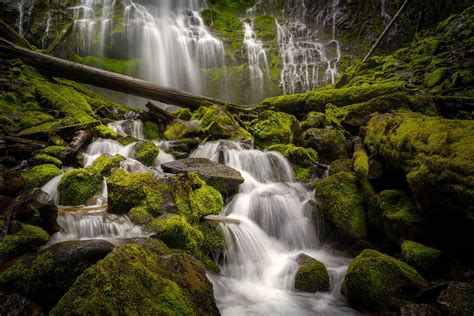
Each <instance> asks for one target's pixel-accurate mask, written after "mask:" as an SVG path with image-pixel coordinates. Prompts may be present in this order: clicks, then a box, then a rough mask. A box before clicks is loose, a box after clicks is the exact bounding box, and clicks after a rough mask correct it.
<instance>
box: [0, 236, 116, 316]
mask: <svg viewBox="0 0 474 316" xmlns="http://www.w3.org/2000/svg"><path fill="white" fill-rule="evenodd" d="M113 248H114V245H113V244H111V243H110V242H108V241H105V240H88V241H67V242H63V243H60V244H55V245H52V246H51V247H49V248H46V249H44V250H41V251H40V252H38V253H35V254H33V255H30V256H27V257H24V258H22V259H20V260H19V261H17V262H16V263H15V264H14V265H13V266H11V267H9V268H8V269H7V270H5V271H3V272H2V274H1V275H0V287H1V288H2V290H4V291H6V292H9V293H16V294H20V295H22V296H24V297H26V298H28V299H30V300H32V301H33V302H36V303H37V304H38V305H40V306H42V307H43V308H44V309H45V310H49V309H51V308H52V307H53V306H54V304H56V302H57V301H58V300H59V299H60V298H61V297H62V296H63V295H64V293H66V291H67V290H68V289H69V287H70V286H71V285H72V284H73V283H74V281H75V280H76V278H77V277H78V276H79V275H81V273H82V272H83V271H84V270H86V269H87V268H88V267H90V266H91V265H93V264H95V263H96V262H97V261H99V260H100V259H102V258H104V257H105V256H106V255H107V254H108V253H109V252H110V251H112V249H113Z"/></svg>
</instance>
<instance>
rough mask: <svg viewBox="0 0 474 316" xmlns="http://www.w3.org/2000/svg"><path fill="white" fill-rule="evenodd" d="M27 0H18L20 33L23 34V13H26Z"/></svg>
mask: <svg viewBox="0 0 474 316" xmlns="http://www.w3.org/2000/svg"><path fill="white" fill-rule="evenodd" d="M24 6H25V0H20V1H18V23H17V24H18V34H20V35H23V15H24V12H25V10H24Z"/></svg>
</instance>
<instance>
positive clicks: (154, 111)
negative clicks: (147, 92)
mask: <svg viewBox="0 0 474 316" xmlns="http://www.w3.org/2000/svg"><path fill="white" fill-rule="evenodd" d="M145 106H146V107H147V108H148V113H150V115H151V116H153V117H154V118H156V119H158V120H160V121H165V122H166V123H168V122H172V121H174V120H176V119H177V117H176V116H174V115H173V114H171V113H170V112H168V111H166V110H164V109H162V108H161V107H160V106H158V105H156V104H153V103H151V102H147V104H145Z"/></svg>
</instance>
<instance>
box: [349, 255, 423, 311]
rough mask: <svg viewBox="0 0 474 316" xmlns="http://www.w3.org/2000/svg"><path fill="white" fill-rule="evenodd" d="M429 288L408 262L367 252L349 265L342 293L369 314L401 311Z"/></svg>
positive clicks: (351, 302)
mask: <svg viewBox="0 0 474 316" xmlns="http://www.w3.org/2000/svg"><path fill="white" fill-rule="evenodd" d="M427 287H428V283H427V282H426V281H425V279H423V277H421V276H420V275H419V274H418V272H417V271H416V270H415V269H414V268H412V267H410V266H409V265H407V264H406V263H404V262H402V261H400V260H397V259H395V258H393V257H390V256H388V255H386V254H382V253H380V252H378V251H375V250H371V249H366V250H364V251H363V252H362V253H361V254H360V255H358V256H357V257H356V258H354V259H353V260H352V262H351V264H350V265H349V268H348V270H347V274H346V276H345V277H344V283H343V285H342V289H341V292H342V294H343V295H344V296H345V297H346V298H347V300H348V301H349V303H350V304H351V305H353V306H354V307H356V308H358V309H362V310H368V311H390V310H391V311H398V310H399V308H400V307H401V306H404V305H406V303H407V301H414V300H415V296H416V294H417V293H418V292H419V291H420V290H423V289H425V288H427Z"/></svg>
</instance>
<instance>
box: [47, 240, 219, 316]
mask: <svg viewBox="0 0 474 316" xmlns="http://www.w3.org/2000/svg"><path fill="white" fill-rule="evenodd" d="M115 313H117V314H149V315H203V314H205V315H218V314H219V312H218V309H217V307H216V304H215V301H214V297H213V290H212V284H211V283H210V282H209V281H208V280H207V278H206V272H205V269H204V266H203V265H202V264H201V263H200V262H199V261H197V260H196V259H194V258H192V257H191V256H189V255H186V254H170V255H160V254H159V253H156V252H153V251H151V250H149V249H146V248H144V247H142V246H139V245H124V246H119V247H117V248H115V249H114V251H112V252H111V253H110V254H109V255H108V256H107V257H105V259H103V260H101V261H99V262H98V263H97V264H96V265H94V266H92V267H91V268H89V269H87V270H86V271H85V272H84V273H83V274H82V275H81V276H80V277H79V278H78V279H77V280H76V282H75V283H74V285H73V286H72V287H71V288H70V289H69V291H68V292H67V293H66V294H65V295H64V296H63V297H62V298H61V300H60V301H59V302H58V304H56V306H55V307H54V308H53V310H52V311H51V315H64V314H81V315H82V314H83V315H86V314H115Z"/></svg>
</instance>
